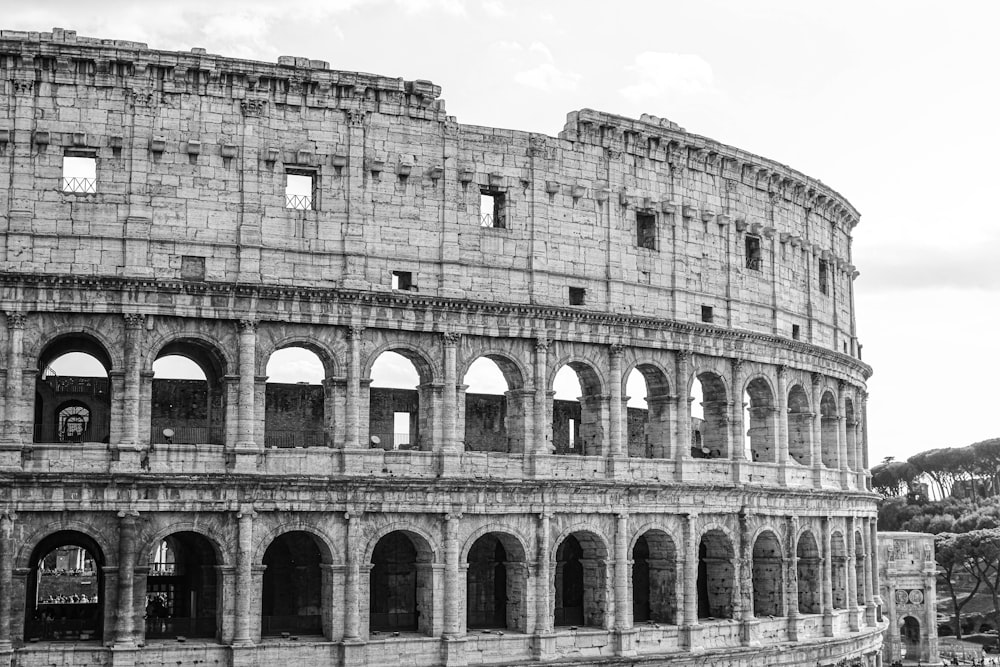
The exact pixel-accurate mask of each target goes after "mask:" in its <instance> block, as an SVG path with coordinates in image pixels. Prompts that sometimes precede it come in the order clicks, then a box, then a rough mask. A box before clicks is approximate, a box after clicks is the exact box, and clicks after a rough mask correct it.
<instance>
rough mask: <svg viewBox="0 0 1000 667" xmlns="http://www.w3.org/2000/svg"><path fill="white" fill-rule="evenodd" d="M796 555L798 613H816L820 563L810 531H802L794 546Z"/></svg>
mask: <svg viewBox="0 0 1000 667" xmlns="http://www.w3.org/2000/svg"><path fill="white" fill-rule="evenodd" d="M795 555H796V557H797V565H796V578H797V580H798V583H799V613H800V614H818V613H820V611H821V605H820V602H821V600H822V596H821V592H820V581H821V580H822V572H821V567H822V563H821V561H820V558H819V548H818V547H817V546H816V538H815V537H813V535H812V533H808V532H807V533H802V536H801V537H799V543H798V544H797V545H796V547H795Z"/></svg>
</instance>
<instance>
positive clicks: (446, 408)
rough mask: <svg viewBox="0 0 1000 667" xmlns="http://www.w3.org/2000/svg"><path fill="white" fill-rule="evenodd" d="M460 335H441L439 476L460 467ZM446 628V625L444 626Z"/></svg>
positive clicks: (451, 473) (457, 469)
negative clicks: (441, 386) (442, 366)
mask: <svg viewBox="0 0 1000 667" xmlns="http://www.w3.org/2000/svg"><path fill="white" fill-rule="evenodd" d="M461 338H462V337H461V335H459V334H457V333H454V332H448V333H445V334H443V335H442V339H443V343H444V389H443V390H442V395H441V412H442V419H441V424H442V427H441V430H442V434H441V435H442V438H441V439H442V441H443V442H442V443H441V451H442V458H441V474H442V475H455V474H457V473H458V472H459V469H460V467H461V451H460V450H459V443H460V442H461V440H460V439H459V437H458V394H457V393H456V392H457V388H458V378H457V377H456V376H457V374H458V372H457V370H456V364H457V362H456V357H457V356H458V350H457V348H458V343H459V341H460V340H461ZM446 627H447V625H446Z"/></svg>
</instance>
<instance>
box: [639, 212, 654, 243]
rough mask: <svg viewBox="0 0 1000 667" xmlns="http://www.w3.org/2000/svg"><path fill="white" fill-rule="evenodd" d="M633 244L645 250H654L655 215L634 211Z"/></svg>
mask: <svg viewBox="0 0 1000 667" xmlns="http://www.w3.org/2000/svg"><path fill="white" fill-rule="evenodd" d="M635 233H636V239H635V244H636V245H637V246H639V247H640V248H646V249H647V250H656V214H655V213H644V212H642V211H636V213H635Z"/></svg>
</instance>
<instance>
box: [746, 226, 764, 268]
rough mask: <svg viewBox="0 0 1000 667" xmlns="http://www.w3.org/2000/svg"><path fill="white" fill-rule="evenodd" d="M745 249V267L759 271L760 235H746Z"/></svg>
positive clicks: (760, 262) (760, 263)
mask: <svg viewBox="0 0 1000 667" xmlns="http://www.w3.org/2000/svg"><path fill="white" fill-rule="evenodd" d="M746 251H747V268H748V269H753V270H754V271H760V269H761V265H762V264H763V261H762V260H761V254H760V237H758V236H750V235H749V234H748V235H747V237H746Z"/></svg>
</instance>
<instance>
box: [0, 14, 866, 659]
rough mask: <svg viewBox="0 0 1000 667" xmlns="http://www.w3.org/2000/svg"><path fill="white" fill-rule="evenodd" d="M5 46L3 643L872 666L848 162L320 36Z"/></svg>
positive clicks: (89, 648) (177, 655)
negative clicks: (313, 47)
mask: <svg viewBox="0 0 1000 667" xmlns="http://www.w3.org/2000/svg"><path fill="white" fill-rule="evenodd" d="M0 70H2V77H0V79H2V81H0V86H2V87H3V91H4V94H3V96H2V97H0V163H2V165H3V167H2V169H0V180H2V188H0V224H2V232H3V233H2V235H0V261H2V265H0V311H2V313H3V315H2V321H3V326H2V327H0V368H2V370H0V375H2V378H0V380H2V387H3V398H2V403H0V410H2V414H3V425H2V426H3V430H2V441H0V529H2V530H0V665H4V666H5V667H6V666H10V665H17V667H36V666H38V667H40V666H42V665H46V666H47V665H129V666H132V665H149V666H153V665H155V666H165V665H268V664H287V665H296V666H298V665H348V666H349V665H368V666H372V667H376V666H381V665H385V666H396V665H418V666H424V665H427V666H429V665H448V666H456V665H486V664H491V665H495V664H524V663H529V662H558V663H560V664H592V665H611V664H616V665H621V664H627V663H632V662H637V663H642V664H647V665H670V666H688V665H713V666H716V667H722V666H741V667H755V666H758V665H788V666H792V665H795V666H800V665H809V666H811V665H820V666H828V665H849V666H865V667H871V666H873V665H881V658H880V657H879V652H880V650H881V646H882V631H883V629H884V626H885V623H884V621H883V620H882V615H881V604H882V601H881V599H880V597H879V581H878V571H879V567H878V563H877V562H876V557H875V553H876V551H875V549H873V546H874V545H875V514H876V506H875V496H874V495H873V494H872V493H871V491H870V484H869V482H868V479H869V477H868V474H867V472H866V468H867V465H868V461H867V442H866V435H865V426H864V424H865V401H866V384H865V383H866V380H867V378H868V376H869V375H870V372H871V370H870V368H869V367H868V366H867V365H865V364H864V363H863V362H862V361H861V355H860V351H861V346H860V345H859V344H858V339H857V337H856V331H855V317H854V303H853V287H852V284H853V280H854V278H855V277H856V276H857V271H856V269H855V267H854V266H853V265H852V264H851V231H852V229H853V228H854V226H855V225H856V224H857V222H858V213H857V211H856V210H855V209H854V208H853V207H852V206H851V204H849V203H848V202H847V201H846V200H845V199H844V198H843V197H841V196H840V195H839V194H838V193H837V192H835V191H833V190H832V189H830V188H829V187H828V186H826V185H824V184H823V183H822V182H820V181H819V180H817V179H814V178H811V177H809V176H806V175H804V174H802V173H800V172H798V171H795V170H794V169H791V168H789V167H787V166H785V165H783V164H780V163H778V162H775V161H773V160H769V159H767V158H763V157H759V156H757V155H753V154H751V153H748V152H746V151H743V150H740V149H738V148H734V147H731V146H727V145H724V144H720V143H718V142H716V141H713V140H711V139H707V138H705V137H702V136H698V135H695V134H691V133H688V132H686V131H685V130H684V129H682V128H680V127H678V126H677V125H676V124H674V123H671V122H669V121H667V120H665V119H660V118H657V117H654V116H646V115H644V116H643V117H642V118H640V119H638V120H634V119H628V118H623V117H620V116H615V115H611V114H607V113H601V112H597V111H593V110H590V109H583V110H579V111H573V112H571V113H569V114H568V116H567V120H566V125H565V127H564V129H563V130H562V131H561V132H560V133H559V134H558V136H556V137H552V136H544V135H541V134H535V133H529V132H520V131H515V130H504V129H496V128H491V127H479V126H474V125H462V124H460V123H458V122H457V121H456V120H455V118H454V117H452V116H448V115H446V111H445V106H444V102H443V100H442V99H441V98H440V93H441V91H440V88H439V87H438V86H435V85H434V84H432V83H430V82H429V81H424V80H415V81H404V80H402V79H397V78H388V77H383V76H376V75H370V74H362V73H356V72H340V71H335V70H331V69H330V68H329V65H328V64H327V63H326V62H323V61H318V60H309V59H306V58H297V57H282V58H280V59H279V60H278V62H277V64H268V63H261V62H251V61H246V60H238V59H232V58H225V57H220V56H216V55H211V54H208V53H206V52H205V51H204V50H203V49H192V50H191V51H190V52H169V51H157V50H151V49H149V48H148V47H147V46H146V45H145V44H141V43H136V42H127V41H115V40H106V39H93V38H84V37H79V36H77V35H76V33H75V32H72V31H69V30H62V29H54V30H53V31H52V32H51V33H35V32H30V33H29V32H12V31H4V32H2V33H0ZM289 352H293V353H294V354H296V355H298V356H297V357H296V359H299V358H302V359H308V360H313V361H314V365H310V364H305V365H301V364H298V362H294V363H293V362H289V361H280V360H282V359H285V357H282V355H287V354H288V353H289ZM289 358H290V357H289ZM387 359H390V360H391V359H395V360H396V361H392V362H391V363H390V362H387V361H386V360H387ZM185 364H186V366H185ZM181 367H183V368H187V369H189V370H185V371H183V372H181V371H179V370H178V369H180V368H181ZM473 367H474V368H473ZM312 368H317V369H319V371H318V375H319V377H318V378H313V377H310V376H308V372H307V371H308V370H309V369H312ZM385 368H390V369H402V371H399V372H397V371H395V370H393V371H392V372H389V373H387V374H386V375H387V376H392V375H393V373H395V375H394V376H393V377H389V379H388V380H379V379H378V377H376V376H378V375H379V372H381V370H384V369H385ZM380 369H381V370H380ZM470 369H471V370H470ZM279 370H280V371H281V373H282V374H281V376H280V377H279V376H278V371H279ZM403 371H405V372H403ZM296 373H299V374H298V375H296ZM488 373H494V374H495V375H496V377H497V378H499V379H498V380H495V381H494V385H493V387H494V389H492V390H489V389H488V388H486V389H484V388H482V387H481V386H479V380H478V378H479V377H480V376H481V375H483V376H485V374H488ZM269 375H274V377H273V378H272V379H270V380H269ZM411 375H412V377H411ZM557 375H559V376H560V377H567V376H568V377H570V379H571V381H574V382H576V383H578V384H579V390H575V389H574V390H573V391H572V392H571V393H570V395H568V396H567V395H566V394H565V392H563V393H562V394H557V389H556V385H557V381H556V376H557ZM400 377H402V378H403V379H402V380H400V379H399V378H400ZM572 386H574V387H575V385H572ZM496 387H499V388H496ZM637 387H638V389H636V388H637ZM573 393H576V394H578V396H574V395H572V394H573ZM629 394H632V396H629Z"/></svg>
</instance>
